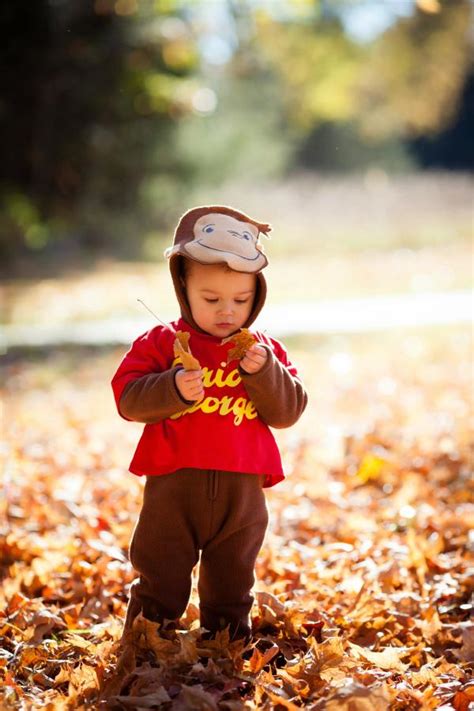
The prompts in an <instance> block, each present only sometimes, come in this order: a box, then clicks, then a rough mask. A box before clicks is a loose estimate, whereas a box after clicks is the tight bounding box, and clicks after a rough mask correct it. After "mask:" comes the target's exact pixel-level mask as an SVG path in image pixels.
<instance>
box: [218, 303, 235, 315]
mask: <svg viewBox="0 0 474 711" xmlns="http://www.w3.org/2000/svg"><path fill="white" fill-rule="evenodd" d="M233 310H234V305H233V303H232V301H226V302H224V303H223V304H222V306H221V313H222V314H231V313H232V312H233Z"/></svg>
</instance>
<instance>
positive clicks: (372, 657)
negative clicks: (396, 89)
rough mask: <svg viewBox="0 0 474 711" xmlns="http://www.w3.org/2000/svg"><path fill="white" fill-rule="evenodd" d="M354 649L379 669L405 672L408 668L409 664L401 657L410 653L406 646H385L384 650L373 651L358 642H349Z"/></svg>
mask: <svg viewBox="0 0 474 711" xmlns="http://www.w3.org/2000/svg"><path fill="white" fill-rule="evenodd" d="M349 644H350V646H351V649H352V651H353V652H354V653H355V654H356V655H358V656H359V657H362V658H363V659H365V660H366V661H368V662H371V664H374V665H375V666H376V667H378V668H379V669H388V670H390V671H391V670H395V671H400V672H403V671H405V670H406V669H408V666H409V665H408V664H403V663H402V662H401V661H400V657H405V656H406V655H407V654H409V653H410V650H409V649H406V648H405V647H385V649H384V650H383V651H382V652H372V651H371V650H370V649H366V648H365V647H360V646H359V645H358V644H354V643H353V642H349Z"/></svg>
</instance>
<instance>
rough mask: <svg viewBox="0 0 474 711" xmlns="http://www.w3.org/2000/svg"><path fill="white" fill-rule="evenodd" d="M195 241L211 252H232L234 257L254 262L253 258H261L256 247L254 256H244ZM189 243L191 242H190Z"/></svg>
mask: <svg viewBox="0 0 474 711" xmlns="http://www.w3.org/2000/svg"><path fill="white" fill-rule="evenodd" d="M196 243H197V244H199V245H201V247H205V248H206V249H210V250H211V252H223V253H224V254H232V255H233V256H234V257H239V258H240V259H245V260H246V261H248V262H255V260H257V259H260V258H261V256H262V255H261V252H259V250H258V249H256V252H257V254H256V256H255V257H244V256H243V255H242V254H239V253H238V252H229V250H228V249H218V248H217V247H209V246H208V245H207V244H205V243H204V242H201V240H200V239H198V240H196ZM190 244H191V243H190Z"/></svg>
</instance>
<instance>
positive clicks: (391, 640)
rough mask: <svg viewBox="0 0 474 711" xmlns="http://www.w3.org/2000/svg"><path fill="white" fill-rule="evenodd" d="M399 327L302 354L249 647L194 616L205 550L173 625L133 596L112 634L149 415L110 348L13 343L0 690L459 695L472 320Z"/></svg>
mask: <svg viewBox="0 0 474 711" xmlns="http://www.w3.org/2000/svg"><path fill="white" fill-rule="evenodd" d="M391 345H393V344H388V345H387V344H386V343H384V344H381V343H379V342H377V344H374V342H371V343H368V342H366V341H364V340H363V339H361V340H357V339H352V340H351V341H347V343H346V344H344V347H345V348H346V349H347V350H346V354H347V353H348V352H349V349H350V357H351V358H352V364H353V365H352V370H351V372H350V373H348V372H347V369H346V371H345V372H342V373H341V372H339V373H336V374H335V371H334V367H335V366H334V363H336V370H337V368H338V367H339V366H338V364H339V363H341V362H343V361H342V360H341V359H339V360H336V361H335V360H334V358H333V357H332V356H331V349H330V347H329V346H323V345H321V344H316V346H313V347H311V344H309V345H306V346H305V349H303V348H301V349H300V352H297V353H296V354H295V361H297V362H298V363H301V364H302V371H303V377H304V379H305V382H306V383H307V385H308V388H309V390H310V393H311V394H312V395H313V398H314V400H317V402H316V403H315V405H314V409H312V410H311V409H310V411H309V413H308V415H307V416H306V420H305V421H303V420H304V418H303V420H302V422H301V424H300V423H298V425H297V426H296V427H295V428H293V429H292V430H291V431H288V432H282V433H277V435H278V437H279V443H280V447H281V449H282V453H283V458H284V461H285V468H286V471H287V479H286V480H285V482H283V483H282V484H281V485H280V486H279V487H275V489H274V490H269V491H268V498H269V508H270V510H271V524H270V527H269V531H268V533H267V536H266V540H265V543H264V546H263V548H262V550H261V553H260V555H259V558H258V561H257V570H256V576H257V584H256V586H255V602H254V606H253V608H252V624H253V630H254V636H253V639H252V641H251V642H250V643H249V644H248V645H247V646H246V647H244V645H243V642H231V641H230V640H229V636H228V633H227V631H223V632H222V633H220V634H219V635H217V637H216V639H210V640H206V639H204V638H203V637H202V635H201V633H202V629H201V628H200V626H199V609H198V598H197V590H196V582H197V575H198V566H197V568H196V569H195V571H194V575H193V592H192V596H191V600H190V603H189V605H188V608H187V610H186V613H185V615H184V616H183V618H182V619H181V621H180V625H178V626H177V628H176V629H172V630H166V631H164V630H163V631H162V632H161V633H159V631H158V629H157V626H156V625H155V624H153V623H150V622H149V621H148V620H145V619H144V618H143V617H141V616H139V617H138V618H136V620H135V622H134V625H133V628H132V630H131V632H130V634H129V635H128V636H127V637H126V638H124V639H121V637H122V623H123V618H124V613H125V609H126V602H127V592H128V587H129V585H130V583H131V581H132V579H133V571H132V569H131V567H130V565H129V563H128V558H127V550H128V544H129V540H130V536H131V532H132V529H133V525H134V522H135V520H136V517H137V514H138V510H139V505H140V497H141V487H142V482H141V481H140V480H139V479H138V478H136V477H133V476H132V475H131V474H128V473H127V472H126V468H127V466H126V465H127V462H128V461H129V458H130V454H131V452H132V451H133V447H134V444H135V442H136V438H137V435H138V434H139V432H140V431H141V426H135V425H134V424H131V423H127V425H123V424H122V423H121V422H120V421H118V420H117V417H116V415H115V413H114V411H113V407H112V405H111V402H110V401H111V396H110V394H109V392H108V387H107V383H108V380H109V378H110V374H111V373H112V372H113V369H114V366H115V364H116V362H117V360H118V357H119V354H117V352H115V351H114V352H112V353H110V352H99V353H89V352H84V353H80V352H76V353H74V354H71V353H68V352H66V351H65V352H60V353H57V354H51V355H49V356H45V357H43V358H40V359H36V360H35V359H28V358H10V359H7V362H6V365H5V366H4V377H3V379H2V382H3V383H4V385H3V393H2V394H3V397H4V399H5V403H6V405H7V408H6V412H8V418H6V422H5V434H6V437H5V440H4V444H3V445H2V450H1V453H2V459H3V465H4V478H3V484H2V494H3V496H2V499H1V501H0V506H1V509H2V511H1V514H2V516H1V521H2V523H1V538H0V562H1V576H2V588H1V592H0V638H1V648H0V689H1V690H0V698H1V704H2V708H5V709H36V708H38V709H39V708H41V709H49V710H51V711H56V710H57V709H60V710H63V709H64V710H69V709H81V708H103V709H112V710H114V709H115V710H117V711H121V710H123V709H153V708H162V709H178V710H180V709H182V710H183V711H184V710H185V709H196V710H201V709H202V710H214V709H216V710H221V709H222V710H224V711H241V710H244V709H249V710H251V709H278V710H280V709H298V708H302V707H304V708H309V709H314V710H317V709H331V710H334V711H336V710H337V711H341V710H342V711H344V710H347V711H379V710H384V709H388V710H390V711H399V710H400V711H401V710H402V709H408V710H410V709H414V710H415V709H421V710H423V711H425V710H426V711H427V710H429V709H441V711H451V710H453V709H454V711H469V709H470V708H472V707H473V705H474V683H473V681H472V672H473V667H474V622H473V620H472V603H473V573H474V567H473V561H472V552H473V549H474V539H473V537H472V530H473V523H474V521H473V514H474V507H473V497H472V493H473V492H472V472H471V471H470V463H471V462H472V449H471V448H472V424H473V417H472V412H471V411H470V409H469V407H470V405H469V398H468V392H469V379H470V373H469V362H470V353H469V348H470V346H469V341H468V339H467V337H466V336H465V335H464V333H463V332H460V331H458V330H456V329H454V330H449V329H448V330H447V331H446V332H445V333H444V335H442V336H440V335H438V336H436V337H435V336H432V335H430V334H428V335H426V336H424V337H422V336H418V341H416V340H413V338H412V339H411V341H410V342H409V343H408V345H407V343H403V344H402V345H401V347H399V346H398V345H397V346H396V347H395V345H393V347H390V346H391ZM335 347H337V348H340V347H341V344H340V342H339V343H337V344H336V345H335ZM382 361H383V362H382ZM331 378H332V379H331ZM328 421H330V422H331V423H332V424H331V427H336V428H339V430H338V432H339V438H338V439H337V442H336V440H334V441H335V442H336V443H335V444H334V447H333V450H332V451H331V452H329V449H328V439H327V438H328V437H329V435H331V436H332V435H333V434H334V432H333V431H332V430H331V432H329V430H328V429H327V422H328ZM328 433H329V434H328ZM331 433H332V434H331ZM329 438H330V437H329Z"/></svg>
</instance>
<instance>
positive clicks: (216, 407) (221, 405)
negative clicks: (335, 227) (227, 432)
mask: <svg viewBox="0 0 474 711" xmlns="http://www.w3.org/2000/svg"><path fill="white" fill-rule="evenodd" d="M180 363H181V360H180V358H175V359H174V361H173V366H172V367H174V366H176V365H178V364H180ZM202 373H203V375H202V380H203V384H204V387H205V388H210V387H212V386H213V385H214V386H215V387H217V388H236V387H237V386H238V385H239V384H240V383H241V381H242V378H241V377H240V375H239V371H238V370H237V368H234V370H231V371H230V372H229V373H227V375H225V373H224V369H223V368H217V369H216V370H210V369H209V368H207V367H204V368H203V369H202ZM198 410H201V412H204V413H206V414H207V415H211V414H213V413H217V414H218V415H222V416H223V417H225V416H226V415H234V425H236V427H238V426H239V425H241V424H242V422H243V420H244V418H245V419H247V420H254V419H255V418H256V417H258V412H257V410H256V409H255V405H254V404H253V402H252V401H251V400H249V399H248V398H246V397H237V398H235V397H231V396H230V395H224V396H223V397H222V398H218V397H212V396H210V395H208V396H207V397H205V398H204V399H203V400H200V401H199V402H195V403H194V404H193V405H191V406H190V407H188V408H187V409H186V410H183V411H182V412H177V413H176V414H174V415H171V416H170V420H177V419H178V418H179V417H183V415H190V414H192V413H193V412H197V411H198Z"/></svg>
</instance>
